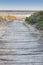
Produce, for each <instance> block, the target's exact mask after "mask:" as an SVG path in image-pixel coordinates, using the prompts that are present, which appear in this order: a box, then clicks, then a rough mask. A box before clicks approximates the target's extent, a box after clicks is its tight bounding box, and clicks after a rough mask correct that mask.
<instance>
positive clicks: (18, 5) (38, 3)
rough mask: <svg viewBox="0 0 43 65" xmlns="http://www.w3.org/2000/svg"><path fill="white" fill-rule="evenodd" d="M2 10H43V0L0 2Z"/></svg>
mask: <svg viewBox="0 0 43 65" xmlns="http://www.w3.org/2000/svg"><path fill="white" fill-rule="evenodd" d="M0 10H38V11H39V10H43V0H0Z"/></svg>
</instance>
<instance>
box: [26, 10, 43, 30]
mask: <svg viewBox="0 0 43 65" xmlns="http://www.w3.org/2000/svg"><path fill="white" fill-rule="evenodd" d="M25 21H26V22H27V23H29V24H36V28H37V29H40V30H42V29H43V11H39V12H36V13H34V14H32V15H31V16H30V17H26V19H25Z"/></svg>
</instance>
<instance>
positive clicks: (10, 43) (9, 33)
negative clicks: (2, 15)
mask: <svg viewBox="0 0 43 65" xmlns="http://www.w3.org/2000/svg"><path fill="white" fill-rule="evenodd" d="M42 50H43V44H40V43H38V36H37V34H35V33H34V34H33V32H32V31H31V29H30V28H29V29H28V28H27V27H26V26H25V25H24V24H23V22H22V21H13V22H10V23H8V24H7V27H6V31H5V33H4V35H3V36H2V37H1V38H0V65H43V52H42Z"/></svg>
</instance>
